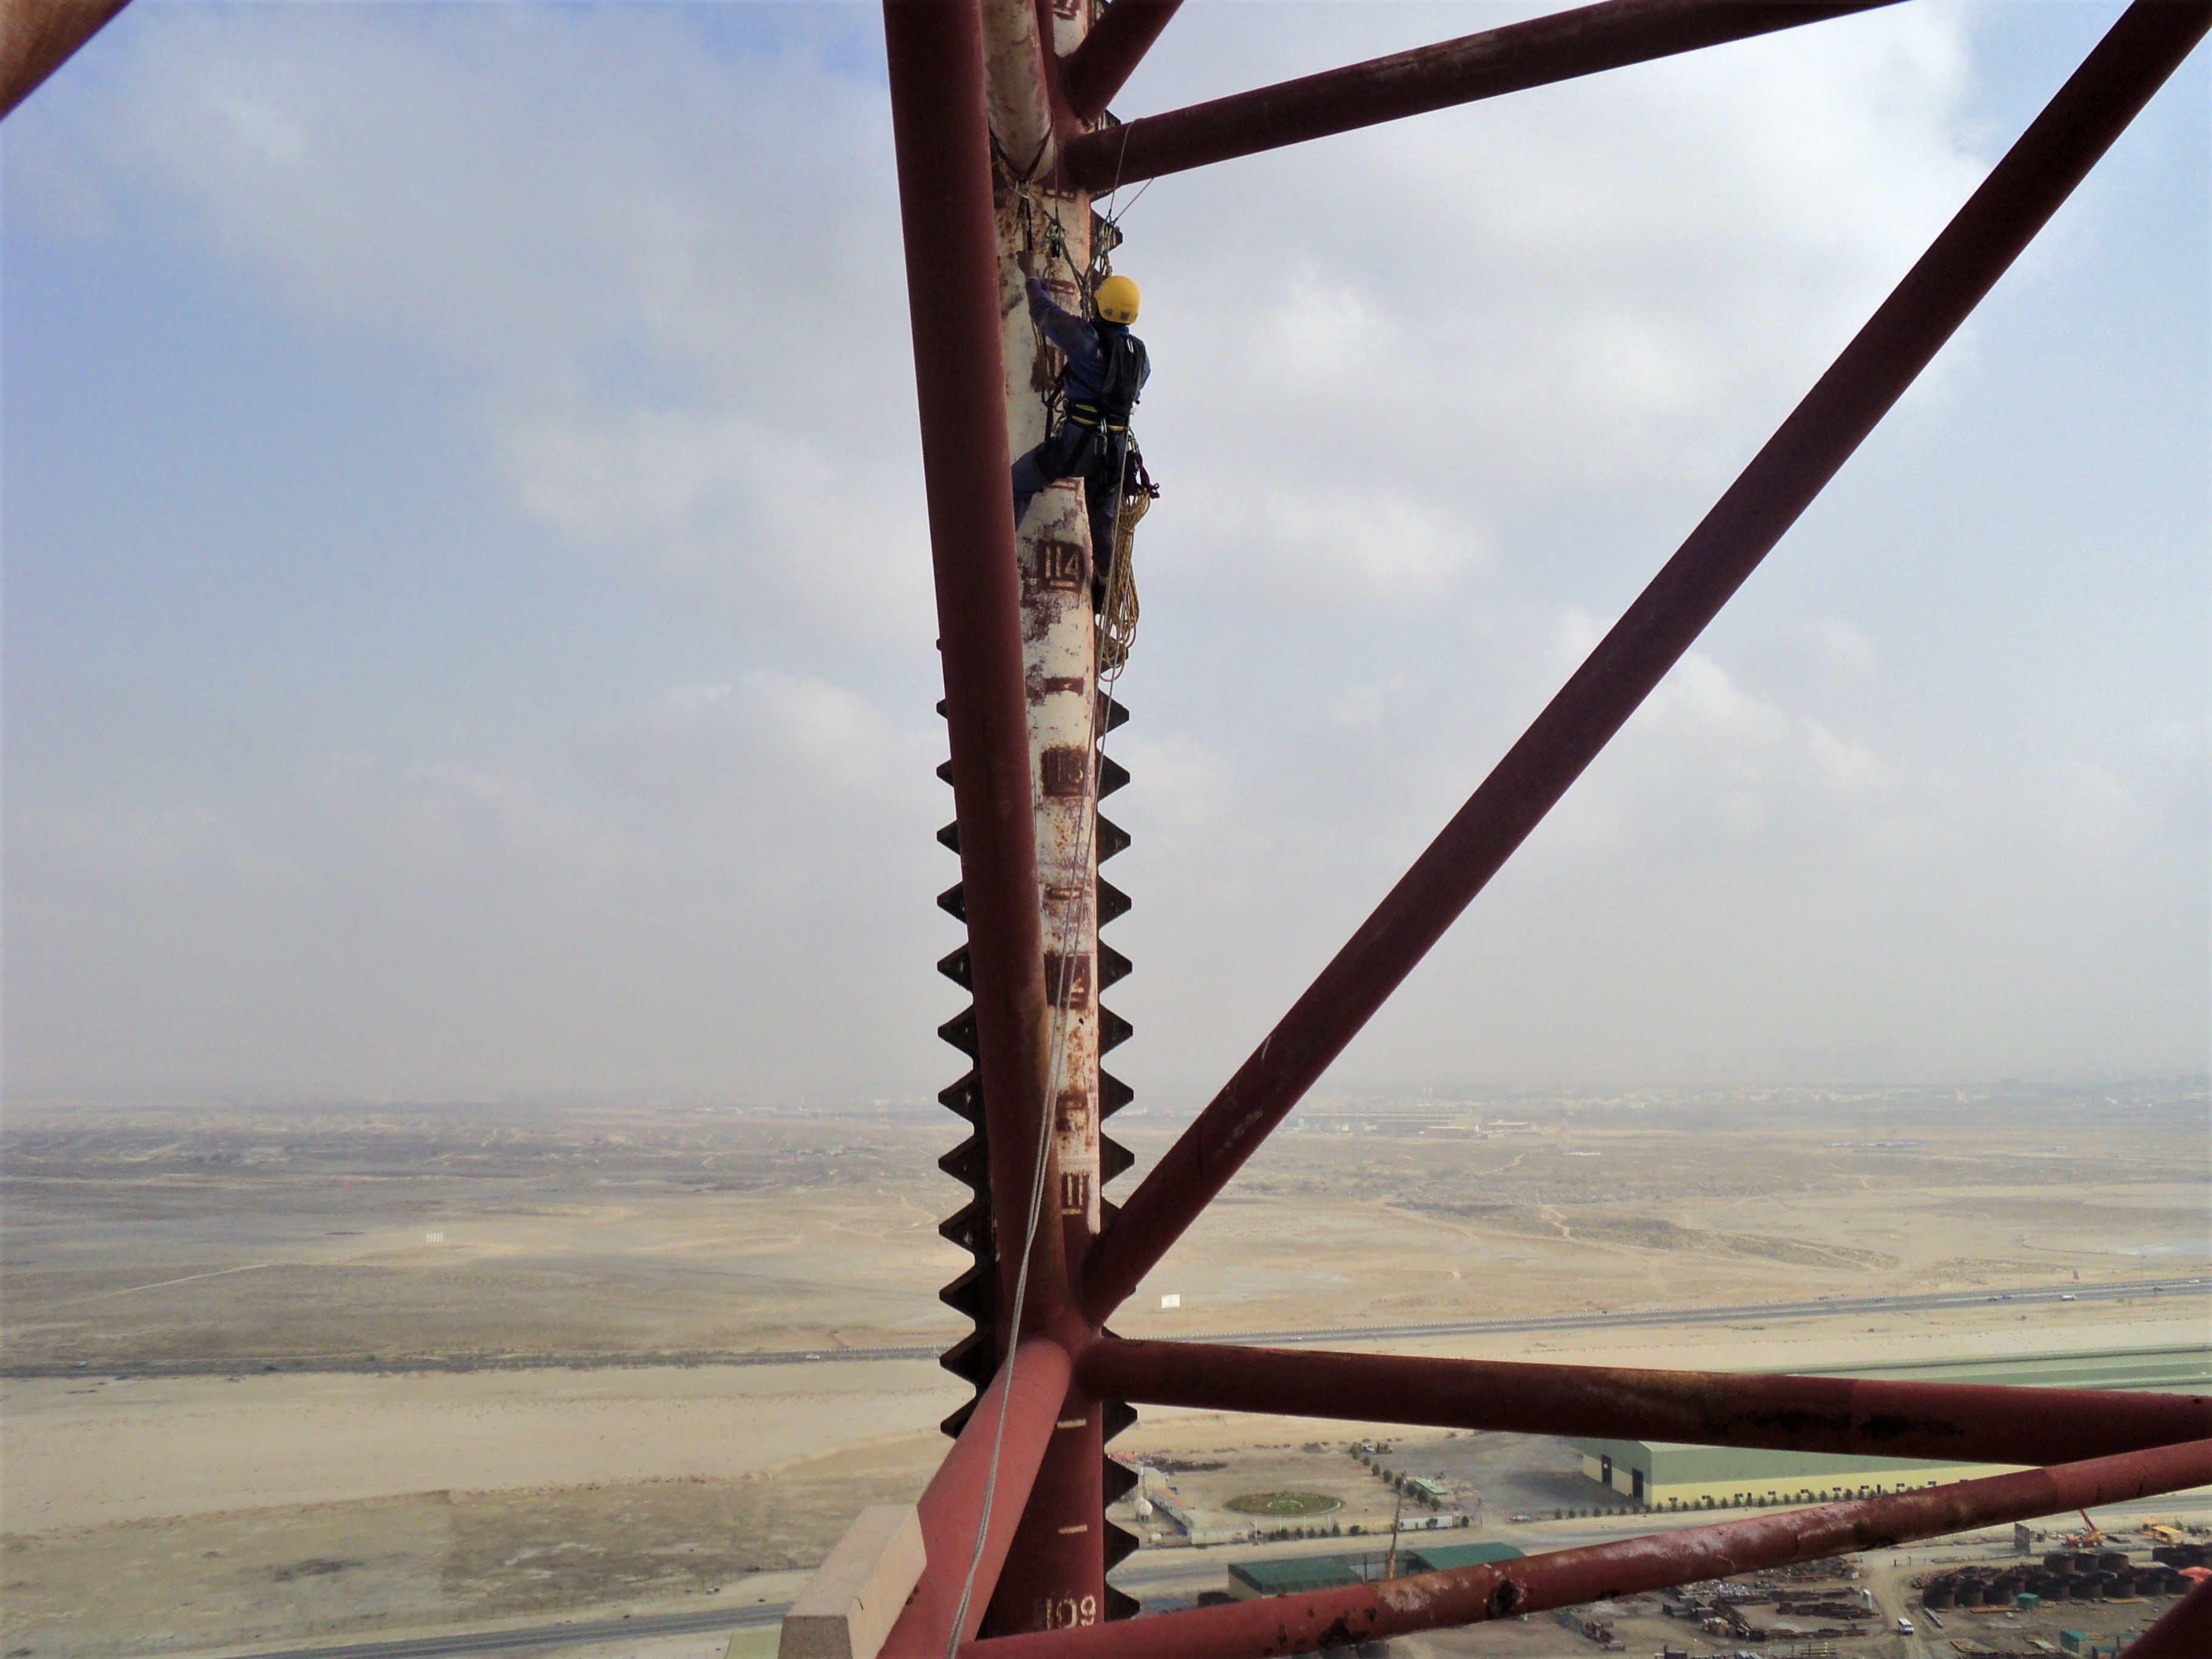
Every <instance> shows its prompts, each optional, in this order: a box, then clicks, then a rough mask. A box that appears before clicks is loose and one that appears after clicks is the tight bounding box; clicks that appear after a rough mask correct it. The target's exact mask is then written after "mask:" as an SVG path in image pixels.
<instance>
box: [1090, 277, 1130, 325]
mask: <svg viewBox="0 0 2212 1659" xmlns="http://www.w3.org/2000/svg"><path fill="white" fill-rule="evenodd" d="M1091 303H1092V304H1094V305H1096V306H1097V307H1098V314H1099V315H1100V316H1101V317H1103V318H1104V319H1106V320H1107V321H1108V322H1109V323H1133V322H1135V321H1136V320H1137V285H1136V284H1135V283H1133V282H1131V281H1130V280H1129V279H1128V278H1127V276H1109V277H1108V278H1107V279H1106V280H1105V281H1104V282H1103V283H1099V284H1098V289H1097V292H1096V293H1094V294H1093V295H1091Z"/></svg>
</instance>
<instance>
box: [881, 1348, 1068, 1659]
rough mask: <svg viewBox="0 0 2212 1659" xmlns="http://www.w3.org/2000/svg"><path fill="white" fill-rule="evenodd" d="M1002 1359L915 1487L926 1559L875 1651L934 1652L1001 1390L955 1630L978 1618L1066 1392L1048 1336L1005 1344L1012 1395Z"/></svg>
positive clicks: (953, 1608) (968, 1532) (938, 1651)
mask: <svg viewBox="0 0 2212 1659" xmlns="http://www.w3.org/2000/svg"><path fill="white" fill-rule="evenodd" d="M1009 1369H1010V1368H1009V1367H1007V1366H1004V1365H1002V1366H1000V1369H999V1374H998V1376H995V1377H994V1378H993V1379H992V1382H991V1386H990V1387H989V1388H987V1389H985V1390H984V1391H983V1396H982V1398H981V1400H980V1401H977V1402H976V1407H975V1415H974V1416H973V1417H971V1418H969V1419H968V1426H967V1427H966V1428H964V1429H963V1430H962V1431H960V1437H959V1438H958V1439H957V1440H956V1441H954V1442H953V1443H952V1449H951V1451H949V1452H947V1453H946V1454H945V1462H942V1463H940V1464H939V1465H938V1468H937V1473H936V1474H934V1475H933V1476H931V1477H930V1481H929V1485H928V1486H927V1489H926V1490H924V1492H922V1494H921V1504H920V1508H921V1541H922V1548H923V1551H924V1553H925V1555H926V1557H927V1566H926V1567H925V1568H924V1569H923V1571H922V1575H921V1583H918V1584H916V1585H915V1590H914V1595H912V1596H911V1597H910V1598H909V1599H908V1601H907V1604H906V1610H905V1611H904V1612H903V1613H901V1614H900V1615H899V1620H898V1623H896V1625H894V1626H891V1633H890V1637H889V1638H887V1639H886V1640H885V1642H884V1648H883V1653H882V1659H944V1655H945V1647H946V1644H947V1642H948V1640H949V1638H951V1634H952V1621H953V1615H954V1614H955V1613H957V1611H958V1608H959V1602H960V1587H961V1583H962V1582H963V1580H964V1579H965V1578H966V1577H967V1574H968V1564H969V1560H970V1559H972V1558H973V1556H974V1554H975V1534H976V1530H977V1528H978V1527H979V1526H981V1522H982V1516H983V1493H984V1488H985V1486H986V1483H987V1479H988V1477H989V1474H990V1464H991V1447H992V1443H993V1440H994V1437H996V1436H997V1434H998V1428H999V1402H1000V1401H1001V1400H1002V1399H1005V1400H1006V1432H1005V1436H1004V1438H1003V1440H1002V1441H1001V1442H1000V1447H999V1468H998V1476H997V1480H996V1481H995V1483H994V1498H993V1501H992V1504H991V1516H990V1531H989V1534H988V1536H987V1538H986V1539H985V1541H984V1548H983V1555H982V1560H981V1564H980V1565H978V1567H977V1569H976V1573H975V1593H974V1595H972V1596H971V1598H970V1599H969V1606H968V1613H967V1617H966V1618H965V1619H964V1620H963V1621H962V1629H961V1632H960V1634H961V1638H962V1639H963V1640H964V1639H965V1638H968V1637H970V1636H973V1635H974V1634H975V1631H976V1628H977V1627H978V1626H980V1625H981V1623H982V1621H983V1609H984V1607H985V1606H986V1605H987V1603H988V1602H989V1601H990V1599H991V1587H992V1585H993V1584H994V1583H997V1582H998V1578H999V1574H1000V1569H1001V1568H1002V1567H1003V1565H1005V1563H1006V1553H1007V1551H1008V1550H1009V1549H1010V1548H1011V1547H1012V1544H1013V1541H1014V1533H1015V1528H1016V1525H1017V1523H1018V1522H1019V1520H1020V1518H1021V1513H1022V1506H1023V1505H1024V1503H1026V1502H1027V1501H1028V1498H1029V1495H1030V1487H1031V1486H1032V1485H1034V1483H1035V1482H1036V1478H1037V1470H1038V1468H1039V1467H1040V1465H1041V1464H1042V1462H1043V1460H1044V1457H1045V1455H1046V1452H1047V1450H1048V1448H1049V1446H1050V1444H1051V1441H1052V1433H1053V1424H1054V1422H1055V1421H1056V1420H1057V1413H1058V1412H1059V1410H1060V1401H1061V1399H1062V1397H1063V1396H1064V1395H1066V1392H1067V1383H1068V1376H1069V1373H1070V1370H1071V1367H1070V1365H1069V1363H1068V1358H1067V1350H1066V1348H1065V1347H1064V1346H1061V1345H1060V1343H1058V1342H1055V1341H1054V1340H1052V1339H1051V1338H1049V1337H1042V1336H1036V1337H1031V1338H1030V1340H1027V1341H1025V1342H1024V1343H1022V1344H1021V1345H1020V1346H1019V1347H1018V1349H1017V1350H1016V1351H1015V1353H1014V1356H1013V1364H1012V1367H1011V1370H1012V1376H1013V1383H1012V1390H1013V1391H1012V1397H1011V1398H1008V1397H1007V1393H1006V1390H1007V1381H1006V1379H1007V1375H1008V1371H1009Z"/></svg>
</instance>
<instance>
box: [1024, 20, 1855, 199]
mask: <svg viewBox="0 0 2212 1659" xmlns="http://www.w3.org/2000/svg"><path fill="white" fill-rule="evenodd" d="M1893 3H1895V0H1827V3H1813V4H1803V5H1798V4H1789V3H1782V4H1776V3H1761V0H1606V3H1604V4H1601V5H1595V6H1584V7H1582V8H1580V9H1577V10H1575V11H1567V12H1560V13H1559V14H1558V15H1554V16H1551V17H1540V18H1536V19H1534V20H1532V21H1528V22H1525V23H1512V24H1508V25H1507V26H1506V27H1504V28H1496V29H1488V30H1486V31H1484V32H1483V33H1480V34H1469V35H1464V36H1462V37H1461V38H1460V39H1458V40H1446V41H1443V42H1441V43H1440V44H1438V45H1436V46H1421V47H1419V48H1417V49H1415V50H1413V51H1412V52H1394V53H1392V54H1391V55H1390V56H1389V57H1387V58H1371V59H1370V60H1369V61H1368V62H1366V63H1364V64H1349V65H1347V66H1346V67H1345V68H1343V69H1335V70H1325V71H1323V72H1322V73H1321V74H1319V75H1309V76H1303V77H1302V78H1300V79H1298V80H1296V81H1285V82H1281V83H1279V85H1276V86H1272V87H1261V88H1256V89H1255V90H1254V91H1251V92H1240V93H1236V94H1232V95H1231V96H1229V97H1227V98H1216V99H1213V100H1211V101H1209V102H1207V103H1203V104H1193V105H1191V106H1189V107H1188V108H1185V109H1179V110H1170V111H1169V112H1166V113H1165V114H1162V115H1147V116H1142V117H1139V118H1138V119H1136V120H1133V121H1130V122H1128V123H1127V124H1126V125H1121V126H1116V127H1108V128H1105V129H1103V130H1101V131H1097V132H1094V133H1091V134H1090V135H1088V136H1087V137H1080V138H1071V139H1070V140H1069V141H1068V142H1067V143H1066V144H1065V145H1064V146H1063V147H1062V151H1061V156H1060V166H1061V168H1062V170H1063V172H1064V173H1065V174H1066V178H1067V179H1068V180H1069V181H1070V182H1072V183H1073V184H1077V185H1084V186H1086V187H1088V188H1090V189H1091V190H1095V191H1108V190H1111V189H1113V188H1114V187H1115V185H1117V184H1121V185H1131V184H1135V183H1136V182H1137V181H1138V180H1139V179H1152V178H1157V177H1158V176H1159V175H1160V174H1161V173H1182V172H1184V171H1186V170H1187V169H1188V168H1191V167H1205V166H1207V165H1209V164H1210V163H1212V162H1215V161H1229V160H1231V159H1232V158H1233V157H1236V156H1239V155H1255V154H1257V153H1258V152H1259V151H1261V150H1268V149H1281V148H1282V147H1283V146H1284V145H1285V144H1302V143H1306V142H1307V141H1308V140H1310V139H1314V138H1322V137H1328V135H1329V134H1331V133H1336V132H1350V131H1352V130H1353V129H1355V128H1358V127H1368V126H1373V125H1376V124H1377V123H1378V122H1383V121H1395V120H1398V119H1400V118H1403V117H1405V116H1408V115H1421V114H1425V113H1427V112H1431V111H1433V110H1439V109H1449V108H1450V107H1451V106H1454V105H1455V104H1468V103H1473V102H1474V101H1475V100H1478V99H1483V98H1495V97H1498V96H1499V95H1500V94H1504V93H1509V92H1524V91H1526V90H1528V88H1531V87H1541V86H1545V85H1547V84H1549V83H1551V82H1555V81H1566V80H1572V79H1575V78H1576V77H1577V76H1585V75H1595V74H1597V73H1598V72H1599V71H1601V70H1609V69H1619V68H1620V67H1622V66H1623V65H1625V64H1640V63H1645V62H1648V61H1650V59H1652V58H1672V57H1674V56H1676V55H1678V54H1680V53H1682V52H1694V51H1696V50H1698V49H1699V47H1703V46H1718V45H1721V44H1723V42H1726V41H1729V40H1744V39H1746V38H1747V37H1749V36H1752V35H1757V34H1768V33H1772V32H1774V31H1775V30H1777V29H1785V28H1792V27H1796V26H1797V25H1799V24H1801V23H1814V22H1819V21H1822V20H1823V19H1826V18H1830V17H1836V16H1840V15H1845V14H1847V13H1850V12H1855V11H1865V10H1868V9H1871V8H1872V7H1875V6H1881V5H1889V4H1893ZM1119 9H1120V4H1119V3H1117V4H1116V5H1115V7H1114V8H1113V9H1110V10H1109V12H1108V14H1107V15H1108V16H1109V17H1110V16H1112V15H1113V14H1114V11H1115V10H1119ZM1111 95H1112V94H1111V93H1110V92H1109V93H1108V94H1106V96H1109V97H1110V96H1111ZM1103 101H1104V100H1103V98H1102V99H1101V100H1100V102H1101V103H1102V105H1103Z"/></svg>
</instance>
